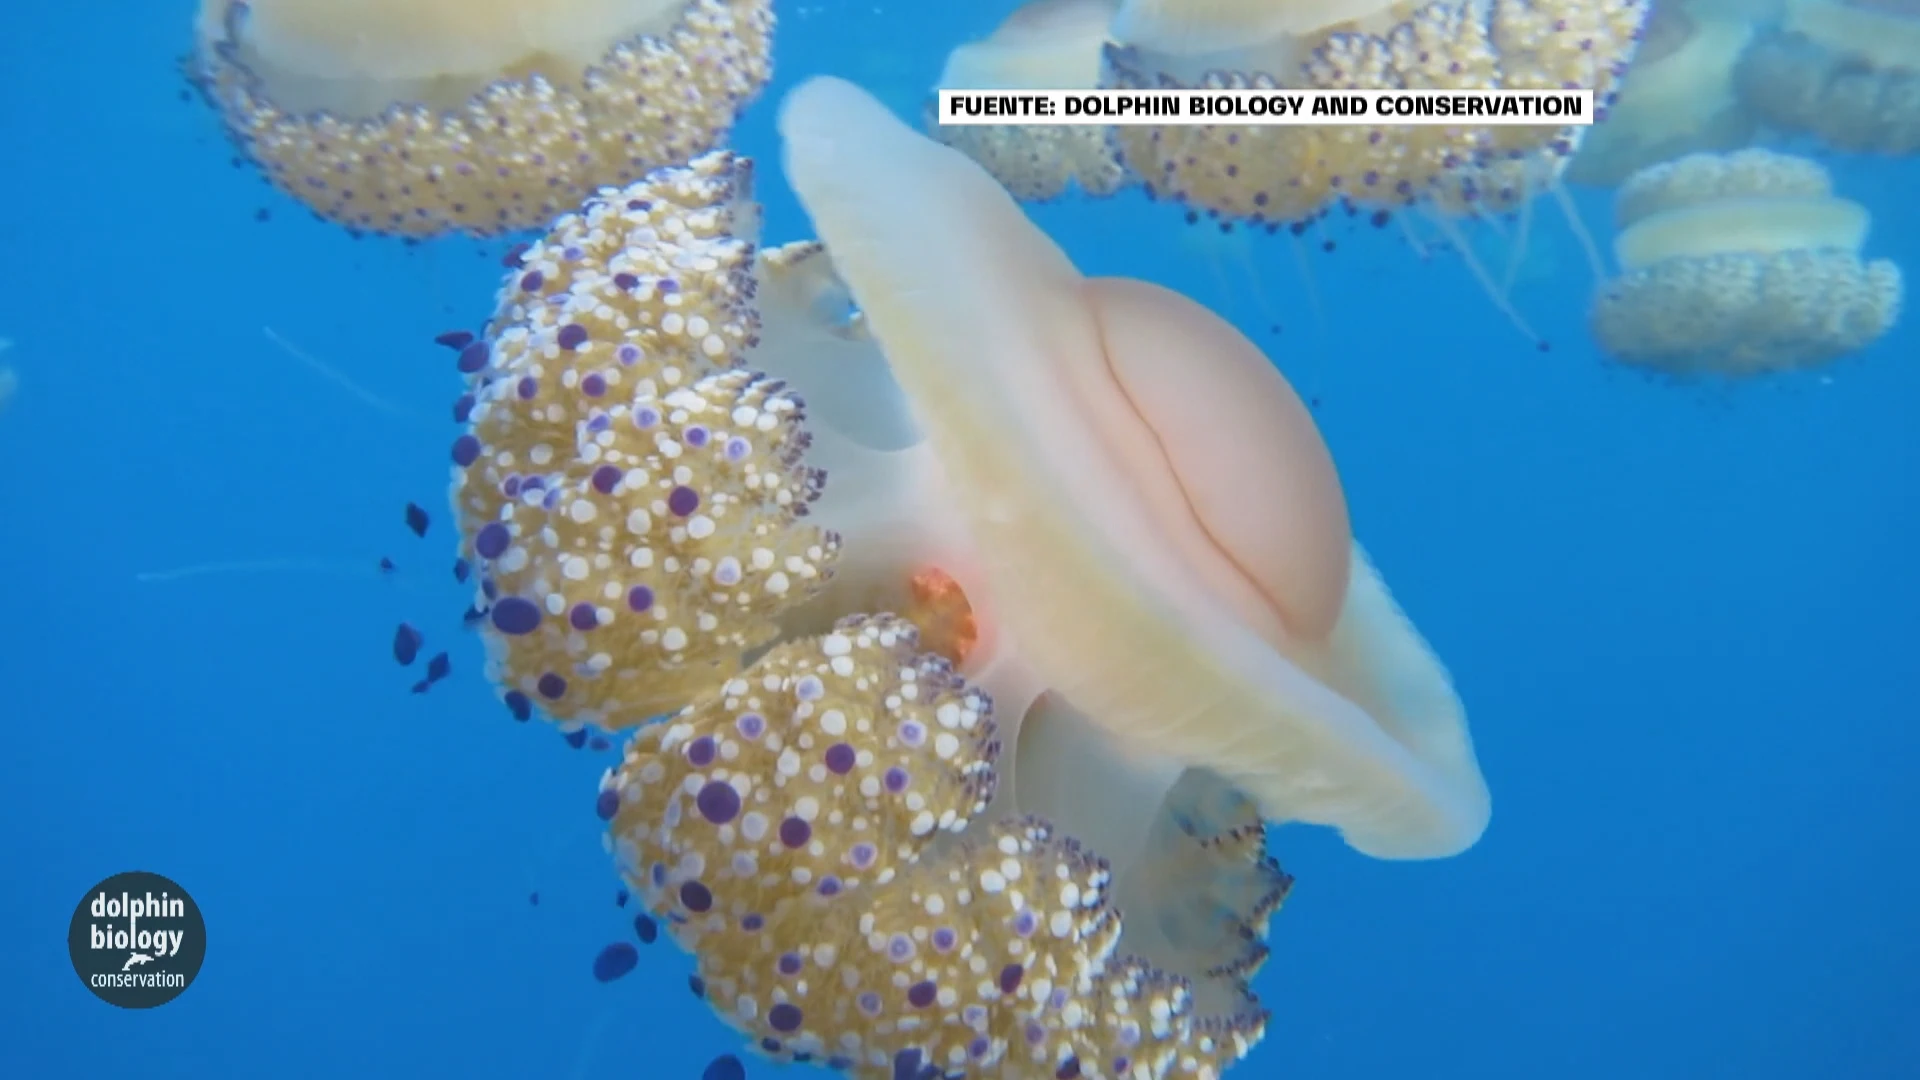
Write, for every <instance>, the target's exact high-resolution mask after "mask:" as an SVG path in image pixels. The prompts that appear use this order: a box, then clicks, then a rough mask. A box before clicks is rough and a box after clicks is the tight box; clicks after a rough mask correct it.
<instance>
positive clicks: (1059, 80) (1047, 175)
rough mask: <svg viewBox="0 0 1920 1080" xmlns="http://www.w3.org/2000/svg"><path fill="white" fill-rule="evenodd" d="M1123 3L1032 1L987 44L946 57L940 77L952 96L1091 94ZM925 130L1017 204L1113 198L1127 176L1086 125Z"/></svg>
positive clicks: (1101, 137) (1103, 135)
mask: <svg viewBox="0 0 1920 1080" xmlns="http://www.w3.org/2000/svg"><path fill="white" fill-rule="evenodd" d="M1119 6H1120V4H1119V0H1030V2H1029V3H1027V4H1025V5H1023V6H1021V7H1020V8H1019V9H1017V10H1015V11H1014V13H1013V14H1012V15H1010V16H1008V17H1007V20H1006V21H1005V22H1003V23H1001V24H1000V26H999V28H998V29H996V30H995V31H994V32H993V33H992V34H991V35H990V36H988V37H987V38H986V39H985V40H984V41H976V42H970V43H968V44H965V45H962V46H960V47H959V48H956V49H954V50H953V52H951V53H949V54H948V56H947V64H946V68H945V70H943V71H942V72H941V73H940V83H939V86H940V88H941V89H948V90H998V89H1009V90H1020V89H1030V90H1090V89H1093V88H1094V87H1097V86H1099V85H1100V65H1101V62H1102V61H1101V55H1102V52H1103V50H1104V49H1105V48H1106V45H1107V40H1108V39H1107V24H1108V23H1110V22H1111V21H1112V20H1113V14H1114V12H1115V11H1116V10H1117V9H1118V8H1119ZM928 130H929V131H930V132H932V133H933V135H934V136H935V137H936V138H938V139H940V141H942V142H944V143H946V144H947V145H948V146H951V147H953V148H954V149H956V150H959V151H960V152H961V153H963V154H966V155H967V156H968V157H970V158H972V159H974V160H975V161H977V162H979V163H980V166H981V167H982V168H984V169H986V170H987V171H988V172H989V173H991V174H992V175H993V177H994V179H996V180H998V181H1000V183H1001V184H1002V185H1003V186H1005V187H1006V189H1007V190H1008V191H1010V192H1012V193H1013V195H1014V197H1015V198H1019V199H1026V200H1043V199H1052V198H1056V197H1058V196H1060V195H1062V194H1064V193H1066V192H1067V191H1069V190H1071V189H1074V188H1078V189H1079V190H1080V191H1082V192H1085V193H1086V194H1088V195H1096V196H1104V195H1111V194H1113V193H1114V192H1116V191H1118V190H1120V189H1121V188H1122V187H1124V186H1125V185H1126V184H1127V183H1128V181H1129V177H1128V175H1127V172H1126V170H1124V169H1122V168H1121V167H1120V162H1119V159H1118V158H1117V157H1116V156H1115V155H1114V151H1113V148H1112V145H1111V144H1110V142H1109V140H1108V134H1109V132H1110V131H1111V130H1112V129H1111V128H1109V127H1106V126H1103V125H1098V124H1085V125H1068V124H1061V125H1005V126H1002V125H982V126H974V125H965V126H962V125H951V124H949V125H942V124H939V123H938V122H937V121H936V120H934V119H932V118H931V117H930V119H929V127H928Z"/></svg>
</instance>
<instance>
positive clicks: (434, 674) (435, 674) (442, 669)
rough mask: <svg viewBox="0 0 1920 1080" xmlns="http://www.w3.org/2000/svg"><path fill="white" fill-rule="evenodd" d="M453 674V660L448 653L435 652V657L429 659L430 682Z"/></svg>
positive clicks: (428, 674) (428, 675) (428, 677)
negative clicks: (448, 656)
mask: <svg viewBox="0 0 1920 1080" xmlns="http://www.w3.org/2000/svg"><path fill="white" fill-rule="evenodd" d="M451 674H453V661H452V660H449V659H447V654H446V653H435V654H434V656H433V659H431V660H429V661H427V681H428V682H430V683H436V682H439V681H440V680H442V679H444V678H446V677H447V676H449V675H451Z"/></svg>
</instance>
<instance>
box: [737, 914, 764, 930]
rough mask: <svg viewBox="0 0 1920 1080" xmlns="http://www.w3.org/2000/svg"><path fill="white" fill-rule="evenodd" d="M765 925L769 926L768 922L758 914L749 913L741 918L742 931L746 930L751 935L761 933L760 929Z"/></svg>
mask: <svg viewBox="0 0 1920 1080" xmlns="http://www.w3.org/2000/svg"><path fill="white" fill-rule="evenodd" d="M765 925H767V920H766V919H764V918H761V916H760V914H759V913H758V912H749V913H747V914H746V915H743V916H741V917H740V929H742V930H745V931H746V932H747V933H749V934H757V933H759V932H760V928H761V927H763V926H765Z"/></svg>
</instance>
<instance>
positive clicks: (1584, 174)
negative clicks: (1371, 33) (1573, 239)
mask: <svg viewBox="0 0 1920 1080" xmlns="http://www.w3.org/2000/svg"><path fill="white" fill-rule="evenodd" d="M1697 8H1698V4H1697V0H1696V2H1694V3H1689V2H1687V0H1655V3H1654V6H1653V11H1652V13H1651V14H1650V15H1648V16H1647V24H1646V29H1645V32H1644V34H1643V36H1642V40H1641V42H1640V51H1639V52H1638V53H1636V54H1635V55H1634V58H1633V66H1632V67H1631V68H1629V69H1628V71H1627V77H1626V81H1625V82H1624V83H1622V84H1621V87H1620V92H1619V94H1618V95H1617V96H1615V98H1614V100H1613V104H1612V105H1611V106H1610V107H1608V109H1607V111H1606V116H1605V118H1604V119H1603V120H1601V121H1600V123H1599V124H1597V125H1596V126H1595V127H1594V128H1593V129H1592V130H1591V131H1589V132H1587V134H1586V138H1584V139H1583V140H1581V143H1580V149H1579V150H1578V151H1577V152H1576V153H1575V154H1574V156H1573V161H1572V162H1571V163H1569V165H1568V166H1567V171H1566V178H1567V179H1568V180H1569V181H1571V182H1572V183H1576V184H1588V185H1593V186H1596V187H1614V186H1616V185H1618V184H1619V183H1621V182H1622V181H1624V180H1625V179H1626V178H1627V177H1628V176H1630V175H1632V174H1633V173H1634V172H1636V171H1638V170H1640V169H1644V168H1646V167H1647V166H1649V165H1657V164H1659V163H1660V162H1662V161H1671V160H1672V159H1674V158H1677V157H1681V156H1683V155H1685V154H1690V153H1696V152H1704V151H1713V152H1720V151H1729V150H1738V149H1740V148H1741V147H1743V146H1746V145H1747V144H1748V143H1750V142H1751V141H1752V140H1753V138H1754V135H1755V133H1756V128H1757V126H1758V122H1757V121H1756V120H1755V119H1754V117H1753V114H1752V113H1751V112H1750V111H1748V109H1747V107H1746V105H1745V104H1744V103H1743V102H1742V101H1741V100H1740V98H1739V96H1738V95H1737V94H1736V93H1735V92H1734V86H1733V72H1734V67H1735V65H1736V64H1737V63H1738V62H1739V60H1740V57H1741V55H1742V54H1743V53H1744V52H1745V51H1746V48H1747V46H1748V44H1749V43H1751V42H1752V41H1753V38H1754V27H1753V24H1752V23H1751V22H1749V21H1747V20H1745V19H1741V18H1734V17H1729V16H1726V15H1716V14H1711V13H1707V12H1702V11H1699V10H1697Z"/></svg>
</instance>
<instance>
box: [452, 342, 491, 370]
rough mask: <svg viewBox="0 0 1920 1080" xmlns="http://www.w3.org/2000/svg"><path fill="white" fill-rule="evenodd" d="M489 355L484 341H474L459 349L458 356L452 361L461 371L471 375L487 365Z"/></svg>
mask: <svg viewBox="0 0 1920 1080" xmlns="http://www.w3.org/2000/svg"><path fill="white" fill-rule="evenodd" d="M489 355H490V350H488V348H487V343H486V342H484V341H476V342H474V343H473V344H471V345H469V346H467V347H466V348H464V349H461V350H460V358H459V359H458V360H456V361H454V366H455V367H457V368H459V369H460V370H461V371H462V372H463V373H465V374H468V375H471V374H473V373H474V372H476V371H479V370H480V369H481V368H484V367H486V366H487V358H488V356H489Z"/></svg>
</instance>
